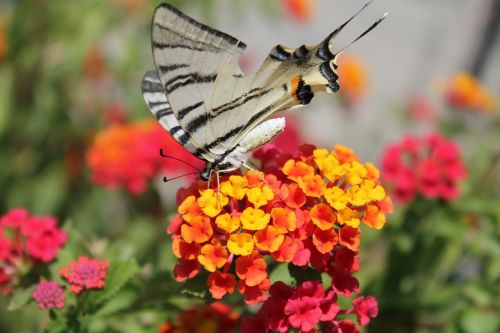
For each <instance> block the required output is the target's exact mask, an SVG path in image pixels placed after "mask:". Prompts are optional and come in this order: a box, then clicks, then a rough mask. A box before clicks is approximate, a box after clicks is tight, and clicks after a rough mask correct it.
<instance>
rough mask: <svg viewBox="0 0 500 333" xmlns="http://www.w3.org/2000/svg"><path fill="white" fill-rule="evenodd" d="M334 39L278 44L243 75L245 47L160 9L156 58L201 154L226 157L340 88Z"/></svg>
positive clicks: (176, 110)
mask: <svg viewBox="0 0 500 333" xmlns="http://www.w3.org/2000/svg"><path fill="white" fill-rule="evenodd" d="M334 35H335V34H332V35H330V36H329V37H328V38H327V39H326V40H325V41H323V42H322V43H321V44H319V45H316V46H301V47H300V48H297V49H291V48H287V47H283V46H277V47H275V48H273V50H272V51H271V53H270V54H269V56H268V57H267V58H266V60H265V61H264V63H263V64H262V66H261V68H260V69H259V70H258V71H257V72H256V73H255V74H253V75H250V76H243V75H242V72H241V70H240V68H239V65H238V58H239V56H240V55H241V53H242V52H243V50H244V49H245V47H246V45H245V44H244V43H243V42H241V41H239V40H237V39H236V38H234V37H231V36H229V35H227V34H225V33H223V32H220V31H217V30H214V29H212V28H210V27H208V26H205V25H203V24H201V23H199V22H197V21H195V20H194V19H192V18H190V17H188V16H186V15H185V14H183V13H181V12H180V11H178V10H177V9H175V8H174V7H172V6H171V5H168V4H162V5H160V6H159V7H158V8H157V9H156V11H155V15H154V19H153V27H152V46H153V57H154V61H155V64H156V69H157V72H158V76H159V78H160V81H161V84H162V85H163V89H164V91H165V94H166V97H167V98H168V102H169V103H170V105H171V107H172V110H173V114H174V116H175V118H176V119H177V121H178V123H179V125H180V126H181V127H182V129H183V130H184V132H185V134H186V135H188V139H189V140H190V142H191V143H192V144H193V145H194V147H195V148H196V150H195V152H194V153H195V155H198V156H202V155H210V154H214V155H221V154H224V153H225V152H227V151H228V150H230V149H231V148H233V147H234V146H235V145H237V144H238V142H239V141H241V139H242V138H243V137H244V136H245V135H246V134H247V133H248V132H249V131H250V130H252V129H253V128H255V126H257V125H258V124H260V123H261V122H262V121H263V120H264V119H266V118H267V117H269V116H270V115H271V114H273V113H274V112H277V111H280V110H283V109H286V108H289V107H292V106H296V105H301V104H308V103H309V102H310V101H311V99H312V97H313V96H314V93H316V92H318V91H326V92H334V91H336V90H338V88H339V86H338V83H337V78H338V77H337V75H336V73H335V69H336V65H335V64H334V59H335V56H334V54H333V53H332V52H331V49H330V47H331V40H332V39H333V37H334ZM157 118H158V117H157ZM160 121H161V117H160ZM207 153H208V154H207ZM207 160H209V161H210V160H213V159H207Z"/></svg>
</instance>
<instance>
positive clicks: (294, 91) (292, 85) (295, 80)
mask: <svg viewBox="0 0 500 333" xmlns="http://www.w3.org/2000/svg"><path fill="white" fill-rule="evenodd" d="M299 82H300V75H297V76H294V77H293V78H292V79H291V80H290V91H291V92H292V96H293V97H295V98H297V88H298V87H299Z"/></svg>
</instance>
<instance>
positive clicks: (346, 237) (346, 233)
mask: <svg viewBox="0 0 500 333" xmlns="http://www.w3.org/2000/svg"><path fill="white" fill-rule="evenodd" d="M360 236H361V232H360V230H359V228H351V227H349V226H347V225H344V226H343V227H342V228H340V232H339V244H340V245H344V246H345V247H347V248H348V249H349V250H352V251H357V250H358V248H359V238H360Z"/></svg>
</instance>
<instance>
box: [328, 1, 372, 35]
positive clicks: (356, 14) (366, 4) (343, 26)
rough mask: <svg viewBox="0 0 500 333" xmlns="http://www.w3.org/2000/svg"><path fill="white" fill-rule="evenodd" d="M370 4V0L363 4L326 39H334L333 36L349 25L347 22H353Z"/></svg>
mask: <svg viewBox="0 0 500 333" xmlns="http://www.w3.org/2000/svg"><path fill="white" fill-rule="evenodd" d="M372 2H373V0H370V1H368V2H367V3H365V4H364V5H363V7H361V8H360V9H359V10H358V11H357V12H356V13H354V15H352V16H351V17H350V18H349V19H348V20H347V21H345V22H344V23H342V24H341V25H339V26H338V27H337V29H335V31H333V32H332V33H331V34H330V36H329V38H328V39H330V38H332V37H334V36H335V35H337V34H338V33H339V32H341V31H342V29H344V28H345V26H346V25H348V24H349V22H351V21H352V20H353V19H354V18H355V17H356V16H358V15H359V13H361V12H362V11H363V10H364V9H365V8H366V7H368V6H369V5H370V4H371V3H372Z"/></svg>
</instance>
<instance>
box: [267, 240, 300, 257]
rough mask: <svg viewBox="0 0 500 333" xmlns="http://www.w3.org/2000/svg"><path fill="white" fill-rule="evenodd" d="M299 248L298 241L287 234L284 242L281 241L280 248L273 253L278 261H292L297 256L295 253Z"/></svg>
mask: <svg viewBox="0 0 500 333" xmlns="http://www.w3.org/2000/svg"><path fill="white" fill-rule="evenodd" d="M297 250H298V244H297V242H296V241H295V240H294V239H293V238H292V237H289V236H285V239H284V240H283V243H281V246H280V247H279V249H278V250H276V251H275V252H273V253H271V255H272V257H273V258H274V259H276V260H277V261H281V262H290V261H292V259H293V257H294V256H295V253H297Z"/></svg>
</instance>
